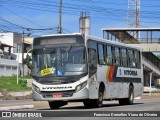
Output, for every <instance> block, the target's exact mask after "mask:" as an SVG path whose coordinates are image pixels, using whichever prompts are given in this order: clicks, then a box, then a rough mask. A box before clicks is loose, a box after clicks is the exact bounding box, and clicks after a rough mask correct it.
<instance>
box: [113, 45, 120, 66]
mask: <svg viewBox="0 0 160 120" xmlns="http://www.w3.org/2000/svg"><path fill="white" fill-rule="evenodd" d="M114 53H115V65H117V66H119V65H120V49H119V47H115V51H114Z"/></svg>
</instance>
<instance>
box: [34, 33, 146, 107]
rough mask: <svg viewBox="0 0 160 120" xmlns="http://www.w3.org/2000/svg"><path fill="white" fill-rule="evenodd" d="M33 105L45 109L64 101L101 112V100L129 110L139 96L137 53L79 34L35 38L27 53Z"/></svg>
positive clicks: (140, 67) (139, 72) (139, 60)
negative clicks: (41, 104)
mask: <svg viewBox="0 0 160 120" xmlns="http://www.w3.org/2000/svg"><path fill="white" fill-rule="evenodd" d="M32 77H33V86H32V90H33V100H35V101H48V103H49V106H50V108H51V109H55V108H59V107H61V106H63V105H66V104H67V102H69V101H74V102H78V101H82V102H83V103H84V105H85V106H86V107H101V106H102V105H103V101H104V100H118V101H119V103H120V104H121V105H125V104H133V100H134V97H136V96H140V95H142V93H143V70H142V64H141V51H140V49H139V48H135V47H133V46H129V45H127V44H122V43H118V42H114V41H109V40H106V39H100V38H96V37H92V36H84V35H82V34H58V35H51V36H42V37H38V38H35V39H34V41H33V50H32Z"/></svg>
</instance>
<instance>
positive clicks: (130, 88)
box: [126, 86, 134, 105]
mask: <svg viewBox="0 0 160 120" xmlns="http://www.w3.org/2000/svg"><path fill="white" fill-rule="evenodd" d="M133 101H134V89H133V87H132V86H130V87H129V97H128V98H127V99H126V103H127V104H128V105H132V104H133Z"/></svg>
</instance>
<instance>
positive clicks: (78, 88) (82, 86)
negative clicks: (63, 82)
mask: <svg viewBox="0 0 160 120" xmlns="http://www.w3.org/2000/svg"><path fill="white" fill-rule="evenodd" d="M86 85H87V81H86V82H84V83H82V84H80V85H78V86H77V87H76V92H78V91H79V90H81V89H83V88H84V87H85V86H86Z"/></svg>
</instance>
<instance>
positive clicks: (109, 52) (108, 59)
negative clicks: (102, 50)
mask: <svg viewBox="0 0 160 120" xmlns="http://www.w3.org/2000/svg"><path fill="white" fill-rule="evenodd" d="M106 54H107V55H106V63H107V64H108V65H112V49H111V46H110V45H107V46H106Z"/></svg>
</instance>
